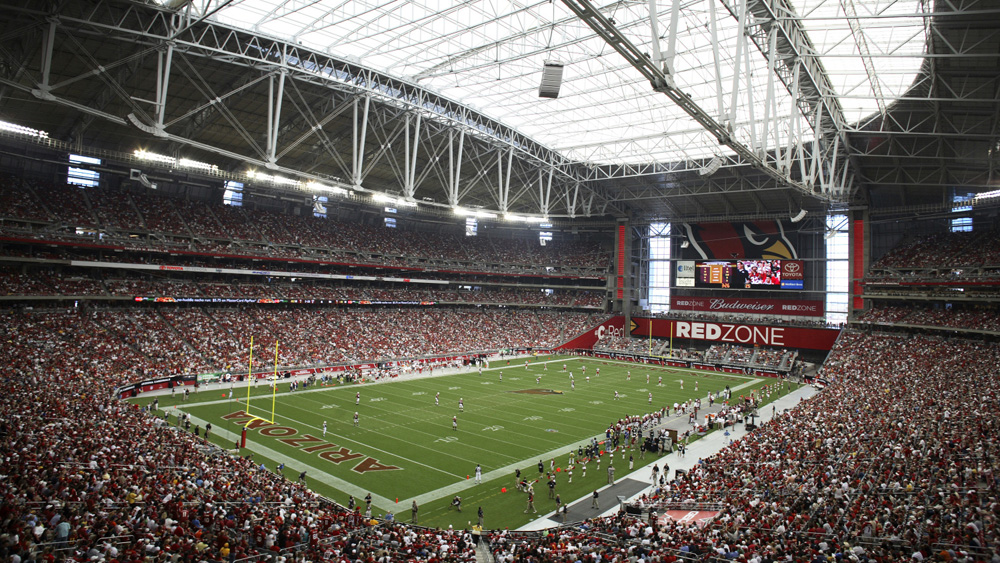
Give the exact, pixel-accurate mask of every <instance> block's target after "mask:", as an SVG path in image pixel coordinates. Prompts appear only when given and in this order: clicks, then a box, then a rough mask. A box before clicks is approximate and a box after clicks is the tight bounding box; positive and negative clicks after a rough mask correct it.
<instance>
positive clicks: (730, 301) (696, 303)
mask: <svg viewBox="0 0 1000 563" xmlns="http://www.w3.org/2000/svg"><path fill="white" fill-rule="evenodd" d="M670 308H671V309H672V310H674V311H701V312H713V313H755V314H762V315H790V316H796V317H822V316H823V314H824V303H823V302H822V301H818V300H806V299H755V298H747V297H682V296H679V295H674V296H672V297H671V298H670Z"/></svg>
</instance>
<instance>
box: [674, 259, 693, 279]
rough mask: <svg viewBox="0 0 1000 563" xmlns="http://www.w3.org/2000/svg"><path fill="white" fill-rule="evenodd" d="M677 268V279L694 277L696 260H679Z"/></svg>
mask: <svg viewBox="0 0 1000 563" xmlns="http://www.w3.org/2000/svg"><path fill="white" fill-rule="evenodd" d="M676 268H677V275H676V278H677V279H681V278H694V260H678V261H677V266H676Z"/></svg>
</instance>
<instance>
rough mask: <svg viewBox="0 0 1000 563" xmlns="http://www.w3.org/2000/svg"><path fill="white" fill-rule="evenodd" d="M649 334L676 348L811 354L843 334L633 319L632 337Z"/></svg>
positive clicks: (785, 327) (735, 324)
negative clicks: (696, 345)
mask: <svg viewBox="0 0 1000 563" xmlns="http://www.w3.org/2000/svg"><path fill="white" fill-rule="evenodd" d="M650 331H652V333H653V338H660V339H668V338H672V339H673V341H674V344H678V343H679V341H680V342H683V341H684V340H701V341H707V342H724V343H731V344H737V345H741V346H772V347H775V348H805V349H809V350H829V349H830V348H832V347H833V343H834V342H836V341H837V335H839V334H840V331H839V330H837V329H828V328H802V327H794V326H781V325H777V326H772V325H756V324H743V323H727V322H711V321H679V320H672V319H648V318H634V317H633V318H632V331H631V336H633V337H639V338H642V337H649V333H650Z"/></svg>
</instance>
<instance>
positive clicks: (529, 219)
mask: <svg viewBox="0 0 1000 563" xmlns="http://www.w3.org/2000/svg"><path fill="white" fill-rule="evenodd" d="M503 218H504V219H505V220H507V221H515V222H520V223H544V222H546V221H548V219H547V218H545V217H536V216H532V215H514V214H512V213H504V215H503Z"/></svg>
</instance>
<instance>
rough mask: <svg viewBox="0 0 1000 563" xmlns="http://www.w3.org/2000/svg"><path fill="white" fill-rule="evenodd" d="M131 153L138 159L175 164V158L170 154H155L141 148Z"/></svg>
mask: <svg viewBox="0 0 1000 563" xmlns="http://www.w3.org/2000/svg"><path fill="white" fill-rule="evenodd" d="M132 154H134V155H135V157H136V158H138V159H139V160H148V161H150V162H158V163H160V164H171V165H173V164H177V159H176V158H174V157H172V156H167V155H164V154H156V153H155V152H149V151H146V150H143V149H136V150H135V152H133V153H132Z"/></svg>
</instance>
